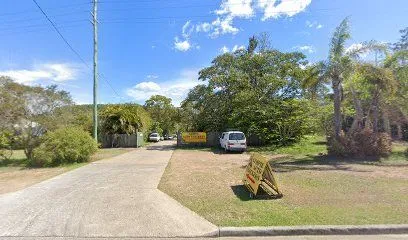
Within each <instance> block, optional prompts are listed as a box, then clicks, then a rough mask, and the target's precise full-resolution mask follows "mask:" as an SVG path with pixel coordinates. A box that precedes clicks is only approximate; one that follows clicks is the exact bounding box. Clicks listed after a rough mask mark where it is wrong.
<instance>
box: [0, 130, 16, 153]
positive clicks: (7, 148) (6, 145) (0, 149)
mask: <svg viewBox="0 0 408 240" xmlns="http://www.w3.org/2000/svg"><path fill="white" fill-rule="evenodd" d="M11 137H12V134H11V133H10V132H8V131H0V160H9V159H10V157H11V156H12V154H13V151H12V149H11Z"/></svg>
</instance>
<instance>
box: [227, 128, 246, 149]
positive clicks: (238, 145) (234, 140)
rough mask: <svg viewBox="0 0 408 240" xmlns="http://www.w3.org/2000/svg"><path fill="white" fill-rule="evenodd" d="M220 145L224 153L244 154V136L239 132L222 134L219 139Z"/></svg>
mask: <svg viewBox="0 0 408 240" xmlns="http://www.w3.org/2000/svg"><path fill="white" fill-rule="evenodd" d="M220 145H221V148H224V150H225V151H226V152H227V151H238V152H245V151H246V149H247V145H246V138H245V134H244V133H243V132H239V131H229V132H223V133H222V135H221V137H220Z"/></svg>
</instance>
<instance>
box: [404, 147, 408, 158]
mask: <svg viewBox="0 0 408 240" xmlns="http://www.w3.org/2000/svg"><path fill="white" fill-rule="evenodd" d="M405 156H407V157H408V148H407V150H405Z"/></svg>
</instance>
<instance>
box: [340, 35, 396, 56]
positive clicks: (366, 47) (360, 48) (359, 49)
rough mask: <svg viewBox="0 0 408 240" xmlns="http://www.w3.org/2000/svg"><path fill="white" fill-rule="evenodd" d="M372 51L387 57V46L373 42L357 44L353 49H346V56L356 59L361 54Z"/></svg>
mask: <svg viewBox="0 0 408 240" xmlns="http://www.w3.org/2000/svg"><path fill="white" fill-rule="evenodd" d="M373 51H377V52H382V53H384V55H388V44H387V43H381V42H377V41H375V40H371V41H368V42H363V43H361V44H357V45H356V47H354V48H349V49H347V51H346V55H347V56H349V57H351V58H354V59H356V58H359V57H360V56H361V54H364V53H369V52H373Z"/></svg>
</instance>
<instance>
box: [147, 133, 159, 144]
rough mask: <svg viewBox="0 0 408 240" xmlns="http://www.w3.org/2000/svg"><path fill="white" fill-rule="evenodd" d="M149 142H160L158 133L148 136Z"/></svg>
mask: <svg viewBox="0 0 408 240" xmlns="http://www.w3.org/2000/svg"><path fill="white" fill-rule="evenodd" d="M149 141H150V142H159V141H160V135H159V134H158V133H152V134H150V135H149Z"/></svg>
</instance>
